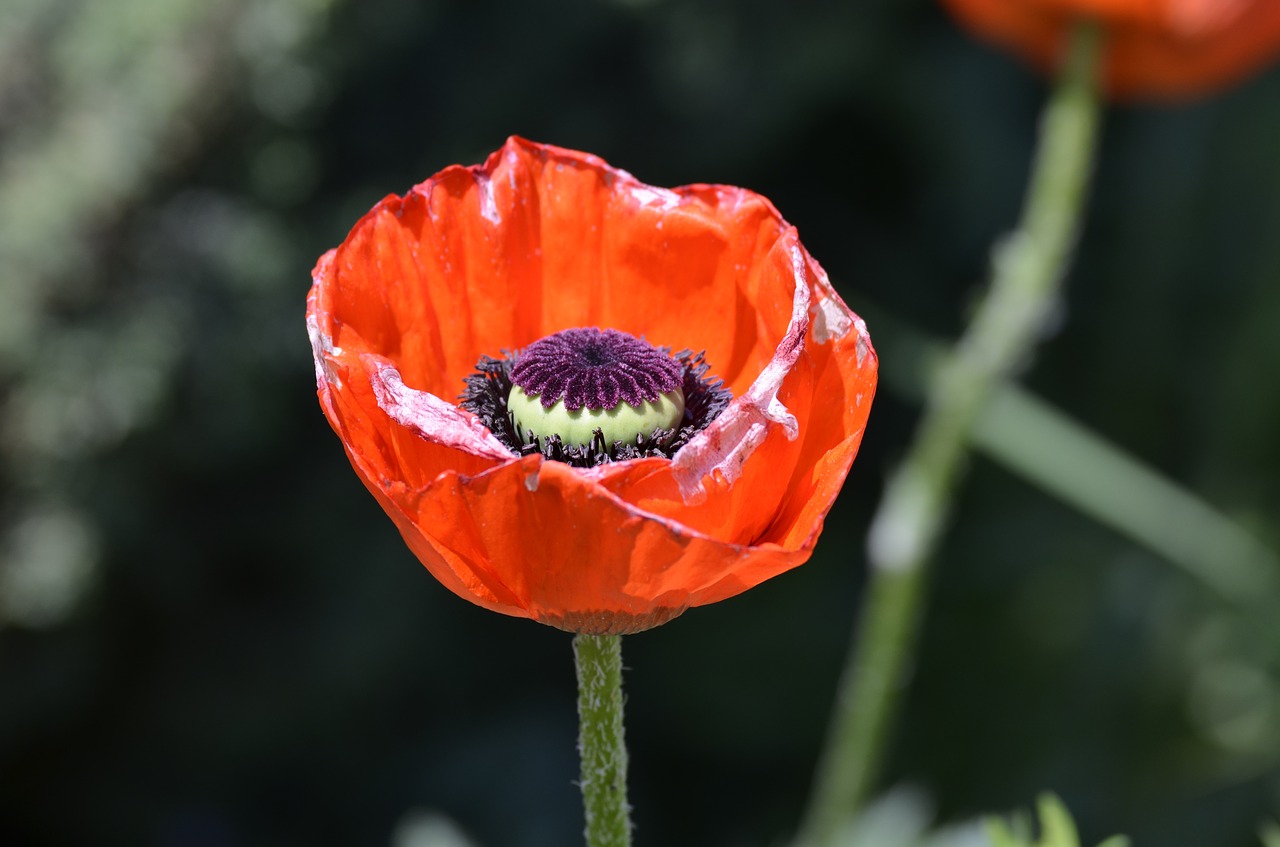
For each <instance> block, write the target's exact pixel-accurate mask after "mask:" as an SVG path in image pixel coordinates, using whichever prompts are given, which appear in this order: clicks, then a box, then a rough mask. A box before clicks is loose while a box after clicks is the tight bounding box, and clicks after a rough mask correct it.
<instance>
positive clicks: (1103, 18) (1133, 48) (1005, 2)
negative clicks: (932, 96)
mask: <svg viewBox="0 0 1280 847" xmlns="http://www.w3.org/2000/svg"><path fill="white" fill-rule="evenodd" d="M943 3H944V5H946V6H947V7H948V8H949V9H950V10H951V11H952V12H953V13H954V14H955V16H956V17H957V18H958V19H960V20H961V21H962V22H963V23H964V24H965V25H966V26H968V27H970V28H971V29H972V30H973V31H974V32H975V33H977V34H978V35H980V36H982V37H984V38H988V39H990V40H992V41H993V42H995V43H997V44H1000V45H1001V46H1003V47H1006V48H1008V49H1010V50H1012V51H1013V52H1015V53H1017V54H1018V55H1020V56H1022V57H1023V58H1024V59H1026V60H1028V61H1030V62H1031V63H1033V64H1034V65H1036V66H1037V67H1039V68H1041V69H1042V70H1045V71H1050V72H1051V71H1052V70H1053V69H1054V68H1056V67H1057V66H1058V64H1059V63H1060V61H1061V60H1062V56H1063V53H1064V50H1065V46H1066V38H1067V33H1068V30H1069V28H1070V27H1071V25H1072V24H1073V23H1074V22H1075V21H1077V20H1080V19H1086V18H1091V19H1096V20H1098V21H1099V22H1100V23H1101V24H1102V25H1103V26H1104V28H1105V29H1106V38H1107V41H1106V47H1105V54H1104V58H1103V70H1102V76H1103V82H1104V85H1105V87H1106V90H1107V92H1108V93H1109V94H1110V95H1111V96H1113V97H1116V98H1118V99H1134V98H1142V97H1169V98H1177V97H1191V96H1197V95H1203V94H1207V93H1210V92H1212V91H1214V90H1216V89H1219V88H1222V87H1224V86H1227V85H1230V84H1232V83H1235V82H1238V81H1239V80H1241V79H1243V78H1244V77H1246V76H1248V75H1249V74H1252V73H1255V72H1257V71H1258V70H1260V69H1262V68H1263V67H1265V66H1266V65H1268V64H1269V63H1271V62H1272V61H1274V60H1275V58H1276V56H1277V54H1280V3H1277V2H1275V0H943Z"/></svg>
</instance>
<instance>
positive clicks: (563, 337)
mask: <svg viewBox="0 0 1280 847" xmlns="http://www.w3.org/2000/svg"><path fill="white" fill-rule="evenodd" d="M502 355H503V357H502V358H500V359H493V358H490V357H489V356H481V357H480V361H478V362H477V363H476V369H475V372H474V373H472V374H471V375H470V376H468V377H467V378H466V379H465V380H464V381H465V382H466V390H464V391H463V392H462V396H461V397H460V398H459V401H460V403H459V405H461V406H462V408H464V409H466V410H467V411H469V412H471V413H472V414H474V415H475V416H476V418H477V419H478V420H479V421H480V423H482V424H483V425H484V426H485V427H487V428H488V429H489V431H490V432H492V433H493V434H494V435H495V436H496V437H497V438H498V440H499V441H501V442H502V443H503V444H505V445H507V447H509V448H511V450H512V452H514V453H517V454H519V455H524V456H527V455H530V454H532V453H540V454H542V455H543V456H544V457H546V458H547V459H550V460H552V461H557V462H564V463H566V464H570V465H574V466H576V467H581V468H590V467H595V466H596V465H601V464H604V463H606V462H616V461H622V460H626V459H640V458H644V457H646V456H657V457H662V458H667V459H670V458H671V457H672V456H674V455H675V454H676V452H677V451H678V450H679V449H680V448H681V447H683V446H684V445H685V444H687V443H688V442H689V439H691V438H693V436H695V435H696V434H698V433H699V432H701V431H702V430H703V429H704V428H705V427H706V426H707V424H709V423H711V421H713V420H715V419H716V416H717V415H719V414H720V413H721V412H722V411H724V409H725V408H726V407H727V406H728V405H729V402H730V401H731V400H732V399H733V395H732V394H730V393H729V390H728V389H727V388H725V387H724V385H723V384H722V383H721V382H720V380H718V379H715V378H711V377H708V376H707V371H709V370H710V367H709V366H708V365H707V363H706V361H704V359H703V355H702V354H701V353H693V352H692V351H690V350H682V351H680V352H679V353H675V354H670V353H668V351H666V350H665V349H655V348H654V347H651V346H650V345H649V344H646V343H645V342H643V341H641V340H640V339H638V338H636V337H634V336H631V335H627V334H626V333H625V332H618V331H616V330H610V329H604V330H601V329H566V330H563V331H561V332H557V333H555V334H554V335H549V336H547V337H546V338H543V339H542V340H540V341H536V342H534V343H533V344H530V345H529V346H528V347H527V348H525V349H524V350H517V351H515V352H513V353H508V352H507V351H505V350H504V351H502ZM517 373H518V374H519V376H517Z"/></svg>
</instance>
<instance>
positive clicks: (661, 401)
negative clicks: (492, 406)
mask: <svg viewBox="0 0 1280 847" xmlns="http://www.w3.org/2000/svg"><path fill="white" fill-rule="evenodd" d="M507 409H508V411H510V412H511V415H512V417H513V418H515V423H516V432H517V434H518V436H519V437H520V439H521V441H522V442H523V441H527V440H528V434H529V432H530V431H532V432H533V434H534V435H537V436H538V437H540V438H542V439H543V440H544V441H545V440H546V439H548V438H550V437H551V436H553V435H558V436H560V440H561V441H562V442H563V443H564V444H567V445H574V446H579V447H585V446H587V445H588V444H590V443H591V439H592V437H593V436H594V433H595V431H596V430H597V429H598V430H600V431H601V432H602V433H603V434H604V443H605V446H606V447H608V446H612V445H613V444H633V445H634V444H635V443H636V440H637V439H639V437H640V436H642V435H644V436H650V435H652V434H653V433H655V432H657V431H658V430H664V429H675V428H676V427H677V426H679V425H680V421H681V419H682V418H683V417H684V391H683V390H681V389H680V388H678V387H677V388H673V389H672V390H670V391H668V392H667V393H666V394H659V395H658V398H657V399H656V400H652V401H646V402H645V403H644V404H643V405H641V406H639V407H636V406H632V405H631V404H630V403H626V402H621V403H618V405H616V406H614V407H613V408H612V409H588V408H587V407H586V406H583V407H582V408H581V409H578V410H576V411H570V410H569V409H568V408H566V407H565V405H564V400H558V401H556V403H555V405H554V406H552V407H551V408H550V409H547V408H543V406H542V401H541V400H540V399H539V398H538V395H537V394H533V395H529V394H525V393H524V389H522V388H521V387H520V386H518V385H513V386H511V394H510V395H508V397H507Z"/></svg>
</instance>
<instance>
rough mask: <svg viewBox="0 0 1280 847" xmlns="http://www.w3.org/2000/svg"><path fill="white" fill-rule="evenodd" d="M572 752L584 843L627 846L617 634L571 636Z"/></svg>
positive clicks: (619, 640)
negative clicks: (578, 767)
mask: <svg viewBox="0 0 1280 847" xmlns="http://www.w3.org/2000/svg"><path fill="white" fill-rule="evenodd" d="M573 657H574V661H575V663H576V665H577V671H578V754H579V756H580V757H581V760H582V775H581V781H580V783H579V785H580V787H581V789H582V805H583V810H584V812H585V813H586V822H587V825H586V838H587V847H629V845H630V844H631V818H630V811H631V810H630V808H629V807H628V806H627V745H626V741H625V740H624V739H623V733H622V638H621V637H620V636H617V635H582V634H579V635H575V636H574V637H573Z"/></svg>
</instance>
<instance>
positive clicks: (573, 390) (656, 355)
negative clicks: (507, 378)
mask: <svg viewBox="0 0 1280 847" xmlns="http://www.w3.org/2000/svg"><path fill="white" fill-rule="evenodd" d="M511 381H512V382H513V383H515V384H516V385H518V386H520V388H521V390H523V391H524V393H525V394H528V395H529V396H531V397H532V396H535V395H536V396H538V397H539V400H540V402H541V404H542V406H543V408H547V409H549V408H551V407H552V406H554V405H555V404H556V403H557V402H558V401H559V400H561V399H563V400H564V404H565V407H566V408H568V409H569V410H570V411H577V410H578V409H581V408H582V407H583V406H586V407H587V408H588V409H612V408H614V407H615V406H617V405H618V404H619V403H623V402H625V403H629V404H630V405H632V406H635V407H637V408H639V407H640V406H641V405H643V404H644V403H646V402H650V403H651V402H653V401H655V400H657V399H658V396H659V395H662V394H666V393H667V392H669V391H672V390H674V389H676V388H678V387H679V386H680V385H681V383H682V382H683V381H684V366H683V365H682V364H681V363H680V362H678V361H676V360H675V359H673V358H671V357H670V356H669V355H667V354H666V353H664V352H663V351H661V350H658V349H656V348H654V347H652V346H650V345H649V344H647V343H646V342H644V341H641V340H640V339H639V338H636V337H635V336H634V335H628V334H627V333H625V332H621V331H619V330H616V329H597V328H596V327H583V328H579V329H564V330H561V331H560V332H557V333H555V334H553V335H548V336H546V337H545V338H541V339H539V340H537V341H535V342H533V343H532V344H530V345H529V346H528V347H526V348H525V349H524V351H523V352H522V353H521V354H520V356H519V358H518V359H517V360H516V362H515V363H514V364H513V365H512V367H511Z"/></svg>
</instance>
